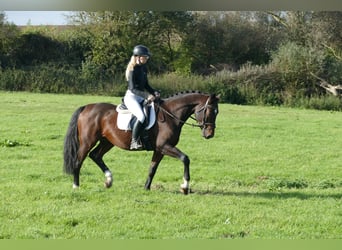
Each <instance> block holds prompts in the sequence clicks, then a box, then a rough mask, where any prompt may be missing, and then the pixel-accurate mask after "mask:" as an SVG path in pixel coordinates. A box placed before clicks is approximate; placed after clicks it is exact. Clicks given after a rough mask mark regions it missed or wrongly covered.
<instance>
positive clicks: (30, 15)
mask: <svg viewBox="0 0 342 250" xmlns="http://www.w3.org/2000/svg"><path fill="white" fill-rule="evenodd" d="M68 14H70V11H5V15H6V20H7V22H9V23H14V24H15V25H28V24H30V25H65V24H67V23H68V20H67V18H66V16H65V15H68Z"/></svg>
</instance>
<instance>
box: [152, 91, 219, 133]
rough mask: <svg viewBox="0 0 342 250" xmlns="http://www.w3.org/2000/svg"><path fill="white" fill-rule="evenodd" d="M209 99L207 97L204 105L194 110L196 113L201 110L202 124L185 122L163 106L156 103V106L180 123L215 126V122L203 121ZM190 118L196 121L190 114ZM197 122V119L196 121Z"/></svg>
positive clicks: (194, 125) (201, 126)
mask: <svg viewBox="0 0 342 250" xmlns="http://www.w3.org/2000/svg"><path fill="white" fill-rule="evenodd" d="M209 99H210V97H209V98H208V99H207V101H206V103H205V105H204V106H203V107H202V108H200V109H199V110H198V111H196V114H198V113H200V112H201V111H203V120H202V124H194V123H189V122H186V121H183V120H182V119H180V118H178V117H177V116H175V115H174V114H172V113H171V112H169V111H167V110H166V109H165V108H163V107H162V106H160V105H158V107H159V108H160V109H161V110H162V111H163V112H165V113H166V114H167V115H168V116H170V117H171V118H173V119H175V120H177V121H179V122H180V123H183V124H184V125H188V126H191V127H197V128H203V127H204V126H205V125H212V126H213V127H215V124H213V123H209V122H208V123H207V122H205V110H206V109H207V108H208V107H210V106H211V105H209V104H208V103H209ZM190 118H191V119H193V120H194V121H197V119H196V118H194V117H192V116H190ZM197 122H198V121H197Z"/></svg>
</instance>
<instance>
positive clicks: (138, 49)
mask: <svg viewBox="0 0 342 250" xmlns="http://www.w3.org/2000/svg"><path fill="white" fill-rule="evenodd" d="M133 55H134V56H148V57H150V56H151V53H150V51H149V49H148V48H147V47H146V46H144V45H137V46H135V47H134V49H133Z"/></svg>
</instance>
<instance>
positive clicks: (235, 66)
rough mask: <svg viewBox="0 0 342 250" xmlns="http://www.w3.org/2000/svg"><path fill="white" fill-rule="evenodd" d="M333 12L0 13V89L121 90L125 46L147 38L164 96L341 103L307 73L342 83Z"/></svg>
mask: <svg viewBox="0 0 342 250" xmlns="http://www.w3.org/2000/svg"><path fill="white" fill-rule="evenodd" d="M341 20H342V12H338V11H336V12H315V11H282V12H255V11H254V12H190V11H172V12H156V11H138V12H133V11H115V12H108V11H105V12H74V14H73V15H72V16H70V24H71V25H68V26H54V27H50V26H38V27H37V26H25V27H17V26H15V25H13V24H10V23H8V22H7V21H6V16H5V14H4V13H1V14H0V73H1V74H0V89H1V90H11V91H33V92H50V93H94V94H106V95H114V96H121V95H123V94H124V91H125V89H126V83H125V79H124V71H125V67H126V64H127V62H128V60H129V57H130V55H131V52H132V48H133V46H134V45H136V44H145V45H147V46H148V47H149V48H150V50H151V51H152V53H153V56H152V58H151V60H150V62H149V70H150V81H151V84H152V85H153V86H156V87H157V88H159V89H160V90H161V91H162V94H163V95H167V94H170V93H174V92H175V91H180V90H185V89H199V90H202V91H206V92H208V91H210V92H213V91H215V92H219V93H221V94H222V101H224V102H230V103H237V104H266V105H289V106H301V107H310V108H320V109H334V110H341V109H342V104H341V100H340V99H339V98H337V97H336V98H335V97H332V96H328V95H327V94H326V93H325V91H324V90H323V89H321V87H319V86H318V84H317V83H318V82H317V79H315V78H314V77H313V76H312V75H311V74H310V73H314V74H315V75H318V76H320V77H321V78H323V79H325V80H326V81H328V82H330V83H331V84H333V85H338V84H341V83H342V59H341V58H342V56H341V51H342V37H341V36H342V33H341V22H342V21H341ZM311 103H315V104H312V105H311ZM327 103H328V104H327Z"/></svg>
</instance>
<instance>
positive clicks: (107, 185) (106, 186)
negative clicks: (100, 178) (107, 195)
mask: <svg viewBox="0 0 342 250" xmlns="http://www.w3.org/2000/svg"><path fill="white" fill-rule="evenodd" d="M104 186H105V188H110V187H111V186H112V182H108V181H106V182H105V183H104Z"/></svg>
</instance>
